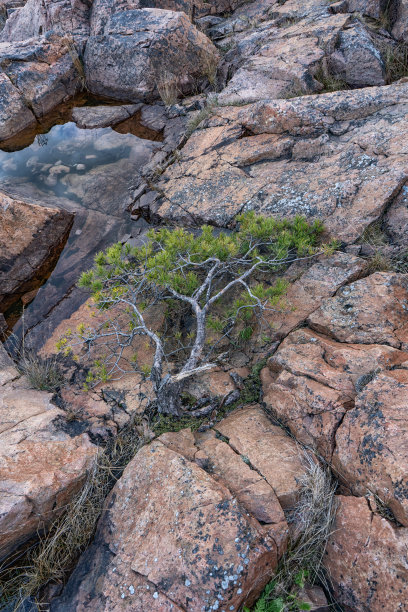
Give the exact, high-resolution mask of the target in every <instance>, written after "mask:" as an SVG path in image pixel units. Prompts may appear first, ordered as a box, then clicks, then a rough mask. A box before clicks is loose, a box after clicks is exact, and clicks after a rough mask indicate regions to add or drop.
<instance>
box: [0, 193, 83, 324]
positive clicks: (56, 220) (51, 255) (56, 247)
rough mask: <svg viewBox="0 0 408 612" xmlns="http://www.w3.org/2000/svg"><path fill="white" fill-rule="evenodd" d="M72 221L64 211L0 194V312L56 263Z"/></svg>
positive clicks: (38, 283) (40, 280)
mask: <svg viewBox="0 0 408 612" xmlns="http://www.w3.org/2000/svg"><path fill="white" fill-rule="evenodd" d="M72 221H73V215H72V214H71V213H68V212H66V211H63V210H57V209H55V208H46V207H43V206H36V205H34V204H27V203H25V202H21V201H18V200H14V199H12V198H9V197H8V196H6V195H4V194H2V193H0V270H1V272H0V310H2V311H3V312H4V311H5V310H6V309H7V308H8V307H9V306H10V305H12V304H13V303H14V302H16V301H17V300H18V299H19V298H20V297H21V296H23V295H24V294H26V293H27V292H29V291H33V290H34V289H37V288H38V287H39V286H40V285H41V284H42V282H43V280H44V279H45V278H46V277H47V276H48V275H49V273H50V272H51V271H52V269H53V267H54V266H55V264H56V262H57V260H58V257H59V254H60V253H61V250H62V249H63V247H64V245H65V242H66V240H67V238H68V234H69V231H70V229H71V226H72Z"/></svg>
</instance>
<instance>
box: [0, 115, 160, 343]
mask: <svg viewBox="0 0 408 612" xmlns="http://www.w3.org/2000/svg"><path fill="white" fill-rule="evenodd" d="M159 146H160V143H158V142H153V141H151V140H146V139H144V138H139V137H137V136H135V135H133V134H121V133H118V132H116V131H114V130H113V129H112V128H99V129H91V130H88V129H79V128H78V127H77V126H76V124H75V123H73V122H68V123H65V124H63V125H55V126H54V127H52V128H51V129H50V131H49V132H48V133H47V134H38V135H37V136H35V138H34V141H33V142H32V144H31V145H30V146H28V147H26V148H22V149H20V150H14V151H10V147H9V146H8V147H7V149H8V150H7V151H4V150H0V191H3V192H4V193H6V194H7V195H10V196H12V197H15V198H19V199H21V200H24V201H26V202H28V203H34V204H39V205H43V206H52V207H56V208H61V209H66V210H68V211H72V212H74V213H75V221H74V225H73V228H72V230H71V234H70V236H69V238H68V242H67V244H66V246H65V249H64V251H63V252H62V255H61V257H60V259H59V261H58V263H57V265H56V267H55V269H54V271H53V273H52V275H51V276H50V278H49V279H48V280H47V282H46V283H45V284H44V285H43V286H42V287H41V288H40V290H39V292H38V294H37V296H36V298H35V299H34V301H33V302H31V304H30V305H28V306H27V308H26V310H25V313H24V333H26V334H27V339H28V340H29V343H30V344H31V345H32V346H34V347H35V348H39V347H40V346H41V344H42V343H43V342H44V341H45V340H46V338H47V337H49V335H50V334H51V332H52V330H53V329H55V327H56V325H58V323H59V322H60V321H61V320H62V319H64V318H66V317H68V316H70V314H71V313H72V312H73V311H74V310H75V309H76V308H77V307H78V306H79V304H80V303H81V302H82V301H83V300H84V295H83V293H82V292H81V291H80V290H79V289H77V288H76V286H75V284H76V281H77V279H78V277H79V275H80V273H81V272H82V271H83V270H85V269H87V268H89V267H90V265H91V264H92V259H93V256H94V255H95V253H96V252H98V251H99V250H101V249H103V248H105V247H106V246H107V245H108V244H111V243H113V242H115V241H118V240H120V239H121V238H122V237H124V236H125V235H129V234H132V231H133V230H134V223H133V224H132V222H131V220H130V218H129V213H127V212H126V206H127V204H128V198H129V188H130V187H131V186H132V184H134V183H135V176H136V175H137V173H138V170H139V169H140V168H141V167H142V166H143V165H144V164H146V163H147V162H148V161H149V160H150V159H151V157H152V155H153V154H154V152H155V151H156V150H157V149H158V148H159ZM7 314H8V317H7ZM18 314H19V312H18V309H16V308H14V309H13V311H12V312H10V313H6V318H8V323H9V326H13V325H14V332H15V333H16V334H17V335H18V336H21V335H22V333H23V325H22V321H21V319H20V320H18ZM16 321H17V322H16Z"/></svg>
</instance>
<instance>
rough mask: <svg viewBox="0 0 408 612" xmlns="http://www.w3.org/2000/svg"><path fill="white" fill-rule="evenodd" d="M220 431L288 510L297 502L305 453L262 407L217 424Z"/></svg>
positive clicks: (244, 409)
mask: <svg viewBox="0 0 408 612" xmlns="http://www.w3.org/2000/svg"><path fill="white" fill-rule="evenodd" d="M216 429H217V431H219V432H220V433H221V434H222V435H223V436H225V437H226V438H227V439H228V440H229V445H230V446H231V448H232V449H233V450H234V451H235V452H236V453H238V454H239V455H241V456H242V457H243V458H244V460H245V461H248V463H249V464H250V465H251V466H252V467H253V468H254V469H255V470H257V471H258V473H260V474H261V475H262V476H263V478H265V480H266V482H267V483H268V484H269V485H270V486H271V487H272V488H273V490H274V491H275V493H276V495H277V497H278V499H279V502H280V504H281V506H282V507H283V508H284V509H285V508H289V507H290V506H292V505H293V504H294V503H295V502H296V499H297V496H298V493H299V484H298V482H297V478H299V477H300V476H301V475H302V474H304V473H305V466H304V465H303V464H302V461H301V452H300V450H299V448H298V446H297V445H296V443H295V442H294V441H293V440H292V439H291V438H289V437H288V436H287V434H285V432H284V431H283V429H282V428H281V427H278V426H277V425H273V424H272V423H271V420H270V419H269V417H268V416H267V415H266V414H265V412H264V411H263V410H262V408H260V407H259V406H250V407H247V408H243V409H241V410H236V411H235V412H233V413H232V414H231V415H230V416H228V417H227V418H226V419H224V420H223V421H221V423H217V425H216Z"/></svg>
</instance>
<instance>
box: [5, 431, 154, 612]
mask: <svg viewBox="0 0 408 612" xmlns="http://www.w3.org/2000/svg"><path fill="white" fill-rule="evenodd" d="M143 444H144V439H143V436H142V435H141V433H140V431H138V428H137V426H136V423H135V422H134V421H131V422H130V423H129V424H128V425H127V426H125V427H124V428H123V429H122V430H121V431H120V432H119V434H118V436H117V437H116V438H115V439H113V440H112V441H111V442H110V444H108V446H107V447H106V448H104V449H100V451H99V453H98V456H97V458H96V460H95V463H94V465H93V467H92V469H91V470H90V472H89V474H88V476H87V479H86V481H85V484H84V486H83V487H82V489H81V491H80V492H79V493H78V495H77V496H76V497H75V498H74V499H73V501H72V502H71V504H70V505H69V506H68V507H67V508H66V509H65V511H64V513H63V514H62V515H61V516H60V517H59V518H58V519H57V520H56V521H55V523H54V524H53V525H52V527H51V529H50V530H49V532H48V533H47V534H46V535H44V536H42V537H41V538H40V539H39V542H38V543H37V544H35V545H34V546H33V547H32V548H31V549H30V550H29V551H28V552H27V553H26V554H25V555H24V556H23V557H22V558H21V559H19V561H18V563H15V564H13V566H11V567H7V566H6V565H4V566H3V567H1V566H0V610H5V611H6V610H7V612H12V611H13V612H17V611H18V610H24V609H25V602H27V601H28V600H30V601H35V602H36V606H37V609H38V610H41V609H42V607H41V606H42V604H41V603H40V602H41V594H42V590H43V588H44V587H45V586H46V585H48V584H50V583H61V582H64V581H65V580H66V578H67V576H68V574H69V573H70V571H72V569H73V567H74V565H75V563H76V561H77V559H78V558H79V555H80V554H81V553H82V552H83V551H84V550H85V549H86V548H87V546H88V545H89V543H90V542H91V540H92V537H93V535H94V533H95V528H96V525H97V522H98V520H99V517H100V516H101V513H102V509H103V505H104V502H105V499H106V497H107V495H108V494H109V492H110V490H111V489H112V487H113V485H114V484H115V482H116V481H117V480H118V478H119V477H120V476H121V474H122V472H123V470H124V468H125V467H126V465H127V464H128V462H129V461H130V460H131V459H132V458H133V457H134V455H135V454H136V452H137V451H138V450H139V448H141V446H142V445H143ZM30 609H32V608H31V607H30Z"/></svg>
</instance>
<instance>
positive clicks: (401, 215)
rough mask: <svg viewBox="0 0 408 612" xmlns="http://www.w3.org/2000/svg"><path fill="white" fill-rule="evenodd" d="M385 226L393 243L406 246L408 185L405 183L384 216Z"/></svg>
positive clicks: (407, 239) (407, 234)
mask: <svg viewBox="0 0 408 612" xmlns="http://www.w3.org/2000/svg"><path fill="white" fill-rule="evenodd" d="M384 226H385V229H386V232H387V234H388V235H389V236H390V238H391V240H392V243H393V244H395V245H398V246H399V247H402V248H403V249H404V248H405V246H406V244H407V243H408V186H407V185H404V187H403V188H402V189H401V192H400V194H399V195H398V197H397V198H396V199H395V201H394V202H393V203H392V205H391V206H390V208H389V209H388V211H387V213H386V215H385V217H384Z"/></svg>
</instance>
